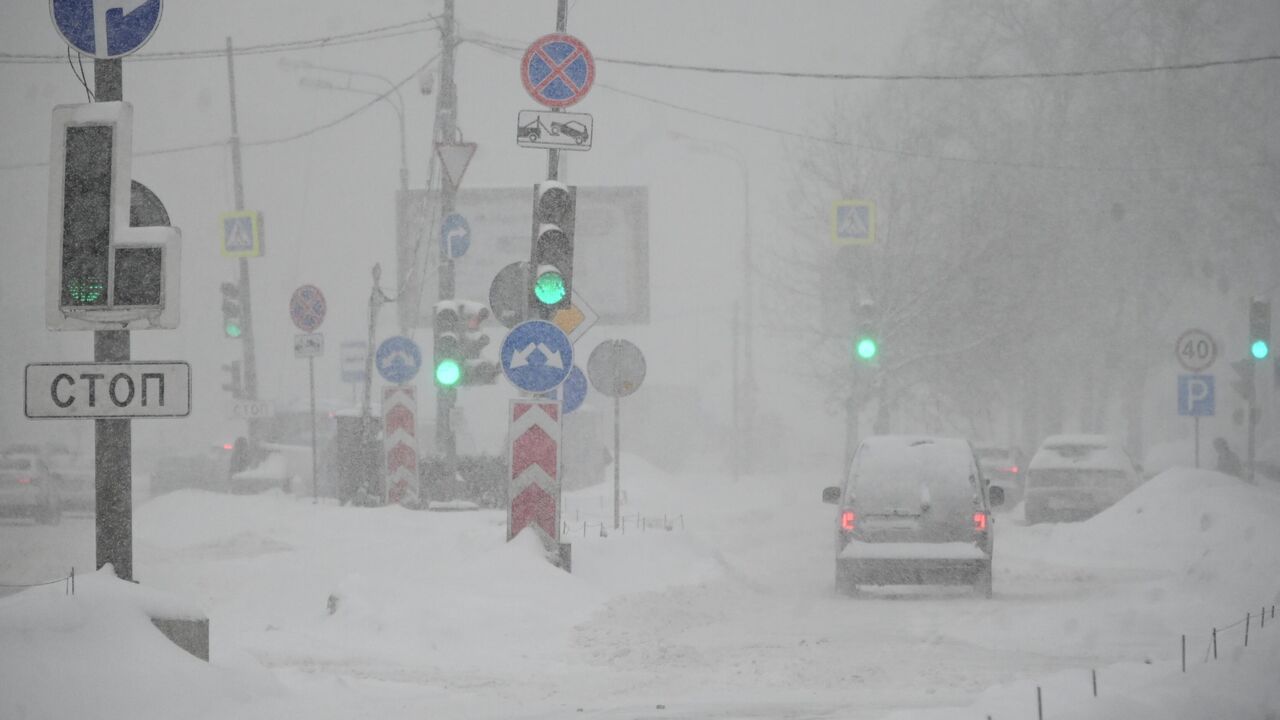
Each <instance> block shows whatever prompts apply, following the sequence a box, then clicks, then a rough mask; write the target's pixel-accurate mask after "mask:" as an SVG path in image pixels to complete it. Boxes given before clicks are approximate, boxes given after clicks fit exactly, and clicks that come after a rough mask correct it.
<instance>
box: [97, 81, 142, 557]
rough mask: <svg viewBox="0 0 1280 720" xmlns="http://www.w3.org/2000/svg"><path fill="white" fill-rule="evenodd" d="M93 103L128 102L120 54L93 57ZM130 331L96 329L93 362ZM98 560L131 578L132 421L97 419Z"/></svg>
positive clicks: (117, 356)
mask: <svg viewBox="0 0 1280 720" xmlns="http://www.w3.org/2000/svg"><path fill="white" fill-rule="evenodd" d="M93 90H94V92H93V99H94V101H95V102H111V101H121V100H124V70H123V64H122V63H121V61H120V58H114V59H111V60H94V61H93ZM129 356H130V341H129V331H128V330H95V331H94V332H93V359H94V362H128V360H129ZM93 455H94V463H95V467H96V468H97V469H96V471H95V473H96V477H95V479H94V499H95V501H96V502H97V510H96V511H95V512H94V535H95V541H94V549H95V561H96V562H95V564H96V565H97V566H98V567H102V566H103V565H105V564H107V563H111V565H112V567H113V568H115V571H116V577H118V578H120V579H122V580H132V579H133V428H132V427H131V425H130V421H129V420H128V419H123V420H121V419H112V420H94V421H93Z"/></svg>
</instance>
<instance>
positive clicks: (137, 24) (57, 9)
mask: <svg viewBox="0 0 1280 720" xmlns="http://www.w3.org/2000/svg"><path fill="white" fill-rule="evenodd" d="M160 9H161V8H160V0H49V15H50V16H51V17H52V18H53V26H54V27H55V28H57V30H58V34H59V35H61V36H62V39H63V40H66V41H67V44H68V45H70V46H71V47H73V48H75V49H76V50H78V51H79V52H81V53H83V54H85V55H89V56H91V57H94V58H97V59H99V60H109V59H111V58H118V57H121V56H124V55H128V54H129V53H131V52H134V51H135V50H137V49H138V48H140V47H142V46H143V45H145V44H146V42H147V40H150V39H151V35H152V33H154V32H155V31H156V27H157V26H158V25H159V24H160ZM112 10H118V11H119V12H112Z"/></svg>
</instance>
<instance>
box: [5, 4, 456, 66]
mask: <svg viewBox="0 0 1280 720" xmlns="http://www.w3.org/2000/svg"><path fill="white" fill-rule="evenodd" d="M439 18H440V16H438V15H428V16H426V17H421V18H417V19H414V20H407V21H405V22H400V23H394V24H391V25H383V26H380V27H376V28H368V29H365V30H356V31H353V32H349V33H340V34H336V35H326V36H323V37H317V38H308V39H304V40H287V41H282V42H273V43H262V44H259V45H245V46H244V47H239V48H236V49H235V50H234V52H233V54H234V55H264V54H269V53H280V52H292V51H296V50H312V49H315V48H321V47H334V46H339V45H349V44H352V43H362V42H373V41H377V40H386V39H390V38H395V37H400V36H403V35H414V34H418V33H422V32H427V31H429V30H433V29H435V28H436V27H437V26H438V24H439ZM427 23H430V24H431V26H430V27H417V26H420V25H426V24H427ZM67 52H68V53H70V52H71V48H70V46H68V48H67ZM226 55H227V50H226V48H225V47H219V48H206V49H201V50H173V51H164V52H150V53H135V54H133V55H127V56H125V57H124V59H125V60H126V61H129V62H148V61H158V60H198V59H205V58H219V59H221V58H225V57H226ZM51 62H62V57H61V56H60V55H42V54H35V53H7V52H0V65H3V64H13V65H21V64H28V65H30V64H43V63H51Z"/></svg>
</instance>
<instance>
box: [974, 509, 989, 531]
mask: <svg viewBox="0 0 1280 720" xmlns="http://www.w3.org/2000/svg"><path fill="white" fill-rule="evenodd" d="M973 531H974V532H980V533H983V532H986V531H987V514H986V513H984V512H976V513H974V514H973Z"/></svg>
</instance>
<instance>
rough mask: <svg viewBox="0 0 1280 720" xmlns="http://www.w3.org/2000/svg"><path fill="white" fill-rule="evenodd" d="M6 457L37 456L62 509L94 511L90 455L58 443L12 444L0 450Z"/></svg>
mask: <svg viewBox="0 0 1280 720" xmlns="http://www.w3.org/2000/svg"><path fill="white" fill-rule="evenodd" d="M0 454H2V455H6V456H24V457H30V458H38V464H39V465H40V466H41V467H42V468H44V470H43V471H42V472H43V473H44V475H45V477H47V478H48V479H49V480H50V482H51V483H52V484H53V486H54V489H55V490H56V491H57V493H58V500H59V502H60V503H61V506H62V510H63V511H64V512H65V511H76V512H93V506H94V501H95V498H94V479H93V465H92V461H91V458H87V457H85V456H83V455H80V454H78V453H75V452H73V451H72V450H71V449H70V448H68V447H67V446H66V445H64V444H62V443H59V442H45V443H42V444H41V443H13V444H10V445H8V446H6V447H5V448H4V450H3V451H0Z"/></svg>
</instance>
